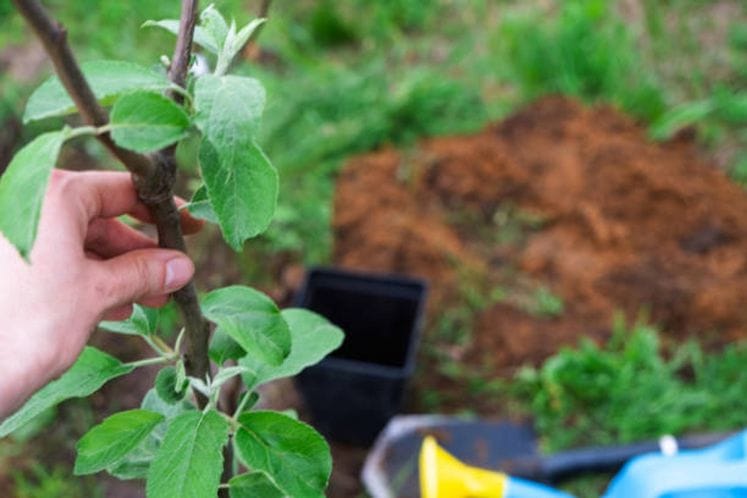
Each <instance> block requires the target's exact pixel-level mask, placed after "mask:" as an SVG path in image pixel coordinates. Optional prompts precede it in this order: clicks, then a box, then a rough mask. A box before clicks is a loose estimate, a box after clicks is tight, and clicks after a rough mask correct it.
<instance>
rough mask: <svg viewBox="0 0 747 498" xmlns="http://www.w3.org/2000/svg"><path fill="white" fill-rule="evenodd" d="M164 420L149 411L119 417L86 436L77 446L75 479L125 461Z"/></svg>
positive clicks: (105, 421) (103, 423) (122, 413)
mask: <svg viewBox="0 0 747 498" xmlns="http://www.w3.org/2000/svg"><path fill="white" fill-rule="evenodd" d="M162 420H163V415H161V414H159V413H154V412H149V411H147V410H130V411H126V412H121V413H116V414H114V415H112V416H111V417H109V418H107V419H106V420H104V421H103V422H102V423H101V424H99V425H97V426H96V427H94V428H93V429H91V430H90V431H88V432H87V433H86V435H85V436H83V438H82V439H81V440H80V441H78V444H77V446H76V448H77V450H78V457H77V458H76V459H75V475H85V474H93V473H95V472H99V471H100V470H104V469H105V468H107V467H109V466H110V465H114V464H116V463H118V462H119V461H120V460H122V459H123V458H124V457H125V455H127V454H128V453H129V452H130V451H132V450H133V449H134V448H135V447H136V446H137V445H138V444H139V443H140V442H141V441H142V440H143V439H145V438H146V437H147V436H148V435H149V434H150V433H151V431H152V430H153V428H154V427H155V426H156V425H158V424H159V423H160V422H161V421H162Z"/></svg>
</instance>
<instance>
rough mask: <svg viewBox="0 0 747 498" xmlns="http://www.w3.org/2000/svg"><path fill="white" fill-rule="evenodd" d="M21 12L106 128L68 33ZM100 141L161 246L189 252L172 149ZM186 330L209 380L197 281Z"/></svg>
mask: <svg viewBox="0 0 747 498" xmlns="http://www.w3.org/2000/svg"><path fill="white" fill-rule="evenodd" d="M12 1H13V3H14V4H15V6H16V8H17V9H18V11H19V12H20V13H21V15H22V16H23V17H24V18H25V20H26V22H27V23H28V24H29V26H31V28H32V29H33V31H34V32H35V34H36V36H37V37H38V38H39V39H40V40H41V42H42V44H43V45H44V48H45V50H46V52H47V54H48V55H49V58H50V59H51V61H52V64H53V65H54V68H55V72H56V73H57V76H58V77H59V78H60V81H61V82H62V84H63V86H64V87H65V90H67V93H68V94H69V95H70V97H71V98H72V100H73V102H75V105H76V107H77V108H78V111H79V112H80V114H81V116H82V117H83V120H84V121H85V122H86V123H87V124H89V125H92V126H97V127H100V126H104V125H106V124H107V123H108V122H109V116H108V114H107V112H106V110H105V109H104V108H102V107H101V106H100V105H99V103H98V101H97V100H96V97H95V95H94V93H93V91H92V90H91V87H90V85H89V84H88V82H87V81H86V79H85V76H84V75H83V72H82V71H81V69H80V66H79V65H78V63H77V61H76V59H75V56H74V55H73V53H72V50H71V49H70V46H69V44H68V42H67V32H66V30H65V28H64V27H63V26H62V25H61V24H60V23H59V22H57V21H55V20H54V19H52V18H51V17H50V16H49V15H48V14H47V13H46V11H45V10H44V8H43V7H42V6H41V4H40V3H39V2H38V0H12ZM196 9H197V1H196V0H184V1H183V4H182V16H181V17H182V20H181V23H180V33H179V41H178V43H177V52H178V53H177V52H175V55H174V64H172V68H171V70H170V71H169V74H170V76H171V77H172V81H174V82H177V83H178V84H181V85H183V84H184V81H185V79H186V74H187V68H188V66H189V58H190V49H191V39H192V34H193V32H194V23H195V20H194V18H195V11H196ZM98 138H99V140H100V141H101V142H102V143H103V144H104V145H105V146H106V147H107V148H108V149H109V150H110V151H111V152H112V153H113V154H114V155H115V156H116V157H117V158H118V159H119V160H120V161H121V162H122V164H124V166H125V167H126V168H127V169H128V170H129V171H130V172H131V173H132V174H133V179H134V182H135V186H136V188H137V191H138V195H139V197H140V199H141V200H142V201H143V203H144V204H145V205H146V206H148V208H149V209H150V211H151V213H152V216H153V219H154V221H155V224H156V227H157V230H158V239H159V245H160V246H161V247H164V248H168V249H176V250H179V251H182V252H185V253H186V244H185V242H184V237H183V234H182V231H181V224H180V217H179V211H178V210H177V208H176V205H175V204H174V199H173V195H174V194H173V187H174V180H175V171H176V163H175V161H174V150H173V148H171V149H167V150H165V151H161V152H160V153H158V154H156V155H154V156H152V157H149V156H145V155H142V154H137V153H135V152H132V151H129V150H126V149H122V148H121V147H118V146H117V145H116V144H115V143H114V142H113V141H112V140H111V137H110V136H109V135H108V134H102V135H99V136H98ZM174 299H175V300H176V302H177V304H178V305H179V308H180V310H181V313H182V316H183V318H184V323H185V328H186V330H187V334H186V335H187V340H186V341H185V342H186V353H185V364H186V368H187V372H188V373H189V375H191V376H194V377H198V378H201V379H202V378H205V376H206V375H208V374H209V367H210V363H209V359H208V354H207V352H208V336H209V325H208V322H207V321H206V320H205V318H204V317H203V315H202V312H201V310H200V307H199V303H198V301H197V292H196V290H195V286H194V282H190V283H189V284H187V286H185V287H184V288H183V289H182V290H180V291H179V292H176V293H175V294H174Z"/></svg>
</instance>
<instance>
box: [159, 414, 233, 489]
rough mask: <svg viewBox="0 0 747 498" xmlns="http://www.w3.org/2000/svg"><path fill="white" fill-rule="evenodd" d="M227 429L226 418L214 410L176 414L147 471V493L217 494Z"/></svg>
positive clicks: (226, 440)
mask: <svg viewBox="0 0 747 498" xmlns="http://www.w3.org/2000/svg"><path fill="white" fill-rule="evenodd" d="M228 429H229V426H228V422H227V421H226V420H225V419H224V418H223V417H222V416H221V415H220V414H219V413H218V412H216V411H214V410H210V411H208V412H206V413H203V412H197V411H195V412H187V413H183V414H181V415H179V416H177V417H176V418H175V419H174V420H173V421H172V422H171V424H170V425H169V429H168V431H167V432H166V437H165V438H164V440H163V444H162V445H161V447H160V448H159V450H158V454H157V455H156V458H155V459H154V460H153V463H152V464H151V466H150V470H149V471H148V482H147V486H146V495H147V497H148V498H207V497H214V496H216V495H217V494H218V486H219V485H220V477H221V473H222V472H223V453H222V451H221V450H222V449H223V446H225V445H226V443H227V442H228Z"/></svg>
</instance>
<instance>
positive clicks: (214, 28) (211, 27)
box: [200, 4, 228, 53]
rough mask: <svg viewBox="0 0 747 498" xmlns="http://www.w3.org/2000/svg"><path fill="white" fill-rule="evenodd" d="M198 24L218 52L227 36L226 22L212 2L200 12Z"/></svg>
mask: <svg viewBox="0 0 747 498" xmlns="http://www.w3.org/2000/svg"><path fill="white" fill-rule="evenodd" d="M200 25H201V27H202V28H203V29H204V30H205V32H206V33H207V35H208V36H209V37H210V39H211V40H212V41H213V43H214V44H215V46H216V47H218V50H217V51H216V53H219V52H220V50H221V49H222V48H223V45H224V43H225V41H226V37H227V36H228V24H226V20H225V19H224V18H223V16H222V15H221V13H220V12H218V9H216V8H215V6H214V5H213V4H210V5H208V6H207V7H206V8H205V10H203V11H202V12H201V13H200Z"/></svg>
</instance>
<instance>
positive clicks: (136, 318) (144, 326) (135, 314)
mask: <svg viewBox="0 0 747 498" xmlns="http://www.w3.org/2000/svg"><path fill="white" fill-rule="evenodd" d="M99 328H102V329H104V330H107V331H109V332H114V333H116V334H126V335H152V334H155V333H156V331H157V330H158V310H157V309H155V308H146V307H145V306H140V305H139V304H135V305H133V307H132V315H130V318H128V319H127V320H122V321H120V322H110V321H103V322H101V323H99Z"/></svg>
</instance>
